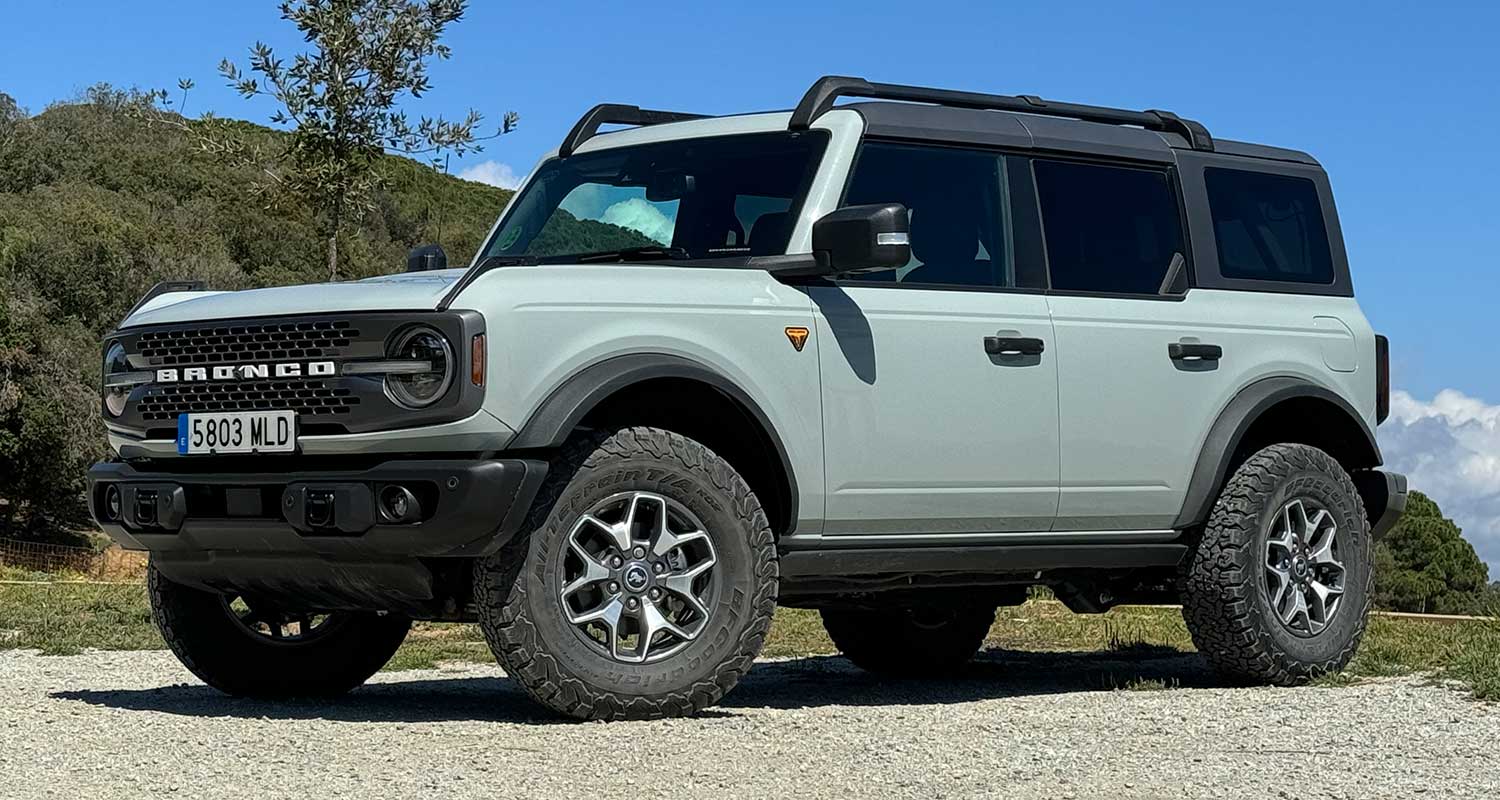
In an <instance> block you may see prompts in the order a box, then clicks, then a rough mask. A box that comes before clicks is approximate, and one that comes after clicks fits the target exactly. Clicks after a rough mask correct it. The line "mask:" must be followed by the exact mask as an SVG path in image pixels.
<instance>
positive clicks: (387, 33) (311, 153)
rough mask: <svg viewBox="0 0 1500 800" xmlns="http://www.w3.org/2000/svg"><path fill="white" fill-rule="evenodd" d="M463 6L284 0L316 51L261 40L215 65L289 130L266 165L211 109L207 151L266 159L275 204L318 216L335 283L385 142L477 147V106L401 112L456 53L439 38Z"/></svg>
mask: <svg viewBox="0 0 1500 800" xmlns="http://www.w3.org/2000/svg"><path fill="white" fill-rule="evenodd" d="M464 6H465V2H464V0H295V1H289V2H283V3H282V4H281V16H282V18H283V19H286V20H289V21H290V22H292V24H294V25H296V26H297V29H298V30H300V31H301V32H302V34H303V35H304V36H305V37H306V39H307V41H308V43H309V44H311V45H312V47H313V50H312V52H310V53H299V54H297V55H296V56H294V57H293V58H292V61H291V63H290V64H287V63H286V62H284V61H283V60H282V59H280V58H278V57H277V56H276V54H275V53H274V52H273V51H272V49H271V48H270V47H269V46H268V45H266V44H264V43H261V42H256V43H255V45H254V46H253V47H252V48H251V50H250V66H249V72H248V73H247V72H246V71H244V70H241V69H240V68H239V67H238V66H236V65H235V64H234V63H233V62H231V61H229V60H228V59H225V60H224V62H223V63H221V64H220V65H219V72H220V74H222V75H223V76H224V78H225V79H226V80H228V81H229V83H230V85H231V86H233V87H234V88H235V89H237V90H238V91H239V92H240V94H241V95H243V96H245V97H246V98H253V97H257V96H266V97H270V98H272V99H274V100H275V101H276V102H277V104H278V105H279V109H278V110H277V111H276V112H275V113H274V114H273V115H272V116H271V121H272V122H273V123H274V124H277V125H287V124H290V125H294V126H295V128H294V130H293V132H292V135H291V137H290V138H288V139H286V140H285V142H286V145H285V150H284V151H283V152H282V153H281V154H280V157H279V158H278V159H276V161H275V162H274V163H265V162H264V159H263V158H261V154H260V151H259V150H258V149H257V148H256V147H255V146H254V145H253V144H247V143H246V142H245V141H243V140H242V139H239V138H238V137H235V136H233V134H232V132H231V131H230V130H229V129H228V128H225V127H223V126H222V125H215V120H213V119H212V117H209V118H208V119H207V120H206V121H207V123H208V125H207V126H206V127H205V129H204V135H206V136H208V137H209V138H211V139H212V138H215V137H217V139H218V141H217V142H215V143H214V144H213V145H211V146H210V147H209V148H207V149H210V150H212V151H215V152H219V153H221V154H224V155H226V156H228V157H230V158H231V159H239V160H245V159H249V160H252V161H260V162H262V173H263V175H264V176H265V179H266V184H267V185H263V187H262V188H263V189H265V190H267V191H268V192H269V195H270V196H271V197H272V198H273V200H275V199H277V198H278V197H279V198H281V199H286V198H290V199H292V200H294V201H298V202H302V203H305V204H306V205H307V206H309V207H311V208H312V209H314V210H315V211H316V212H317V213H318V215H319V217H320V219H321V221H322V235H323V240H324V243H325V249H326V266H327V269H328V279H329V280H337V279H338V274H339V237H340V235H341V234H342V233H343V232H344V231H345V230H346V229H347V228H348V227H349V226H350V225H351V223H357V222H358V221H359V219H360V218H361V217H362V216H363V215H364V214H365V213H367V212H369V211H372V210H374V194H375V190H376V189H377V188H378V187H379V186H380V184H381V181H382V176H381V174H380V172H379V171H378V169H377V166H378V165H379V163H380V156H381V155H383V154H384V153H385V151H386V150H391V151H395V152H399V153H403V154H406V155H423V154H427V155H432V156H433V157H434V158H436V156H437V154H439V153H441V152H442V151H445V150H446V151H449V152H452V153H457V154H459V155H462V154H464V153H465V152H468V151H471V150H472V151H478V150H481V149H482V146H481V145H480V144H479V142H480V141H481V139H480V137H478V136H476V133H475V131H476V129H477V128H478V126H479V124H480V121H481V119H482V117H481V116H480V114H479V113H478V112H477V111H473V110H470V111H469V112H468V114H467V115H466V116H465V117H464V118H463V119H462V120H461V121H456V122H453V121H448V120H445V119H442V118H441V117H436V118H429V117H422V118H421V119H420V120H418V122H417V123H416V125H412V123H411V122H410V120H409V119H408V118H407V116H406V113H405V112H404V111H401V110H399V109H398V108H397V105H398V102H399V101H400V100H401V99H402V98H403V97H404V96H406V95H410V96H411V97H412V98H420V97H421V96H422V95H423V93H425V92H426V91H427V90H428V89H429V88H430V83H429V80H428V77H427V64H428V61H429V60H430V59H432V58H434V57H435V58H440V59H446V58H448V57H449V56H450V55H451V51H450V50H449V49H448V47H447V46H446V45H443V44H441V43H440V40H441V38H442V35H443V31H444V30H445V29H446V28H447V27H448V26H449V25H451V24H452V23H454V22H457V21H458V20H459V19H460V18H462V17H463V13H464ZM251 73H254V74H258V75H259V76H260V77H259V78H256V77H252V75H251ZM180 86H181V85H180ZM181 88H183V90H184V91H186V89H187V88H188V87H187V86H181ZM516 121H517V117H516V115H515V113H514V112H507V113H506V114H505V115H504V117H503V118H502V122H501V126H500V129H499V131H497V132H496V133H495V134H494V136H499V135H501V134H504V133H508V132H509V131H511V130H512V129H513V128H514V127H515V124H516ZM494 136H491V137H484V138H494Z"/></svg>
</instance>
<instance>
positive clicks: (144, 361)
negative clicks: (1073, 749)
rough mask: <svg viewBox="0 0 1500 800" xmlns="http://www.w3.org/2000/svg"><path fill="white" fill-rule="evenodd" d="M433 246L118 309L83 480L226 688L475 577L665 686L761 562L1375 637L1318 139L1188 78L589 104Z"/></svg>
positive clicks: (899, 601) (864, 591)
mask: <svg viewBox="0 0 1500 800" xmlns="http://www.w3.org/2000/svg"><path fill="white" fill-rule="evenodd" d="M840 98H860V99H861V101H860V102H852V103H849V102H846V103H842V104H839V103H836V101H837V100H838V99H840ZM606 125H609V126H612V129H611V130H607V131H603V130H601V128H603V127H604V126H606ZM407 266H408V269H407V272H406V273H405V274H400V275H393V276H388V277H380V278H374V279H369V280H361V281H353V282H346V283H334V284H329V285H321V286H288V287H280V288H267V289H258V290H252V291H239V292H215V291H211V290H207V289H205V288H203V287H202V286H199V285H194V284H164V285H162V286H158V287H157V288H156V289H153V290H152V292H150V293H149V294H148V295H147V296H146V297H145V298H144V299H143V300H142V302H141V303H140V304H139V305H138V306H137V307H136V308H135V309H134V310H132V311H131V313H130V314H129V315H128V316H127V317H126V318H125V319H124V320H123V321H122V322H121V323H120V325H119V328H118V329H117V330H116V331H114V332H112V333H111V334H110V335H109V336H108V337H106V339H105V340H104V342H103V346H102V349H103V380H102V385H101V413H102V415H103V418H104V421H105V424H106V425H107V428H108V436H109V443H110V446H111V448H112V451H113V456H112V457H111V458H110V459H109V460H107V461H105V462H103V463H100V464H98V465H96V466H95V467H94V468H93V469H92V470H91V472H90V473H89V493H90V506H91V509H92V512H93V514H94V516H95V518H96V519H97V521H98V523H99V525H100V526H102V527H103V529H104V530H105V531H106V532H108V534H109V535H110V536H111V537H113V538H114V539H115V540H116V541H117V542H119V543H120V544H121V545H123V546H125V547H127V548H132V549H140V550H146V551H149V553H150V564H151V566H150V574H149V590H150V599H151V605H152V609H153V614H154V618H155V621H156V623H157V625H158V626H159V627H160V630H161V632H162V634H163V636H164V637H165V639H166V641H167V643H168V645H170V647H171V648H172V650H173V651H174V652H175V653H176V655H177V656H178V657H179V658H180V659H181V660H182V662H183V663H184V664H185V665H186V666H187V667H188V668H189V669H190V670H192V672H193V673H194V674H196V675H197V676H198V677H200V678H201V679H202V680H204V681H205V682H206V683H208V684H209V685H211V686H214V687H217V688H218V689H221V690H223V691H225V692H229V693H232V694H244V695H255V696H286V695H328V694H333V693H339V692H343V691H346V690H348V689H351V688H353V687H355V686H358V685H359V684H361V683H362V682H363V681H364V680H365V679H367V678H368V677H369V676H370V675H371V674H373V673H374V672H375V671H376V670H378V669H380V667H381V666H382V665H383V664H384V663H385V662H386V661H387V660H388V659H389V658H390V657H391V655H392V654H393V653H394V652H395V650H396V648H397V647H398V646H399V645H400V644H401V642H402V640H403V637H405V635H406V633H407V630H408V628H409V626H410V624H411V621H412V620H446V621H477V622H478V624H479V626H480V627H481V629H482V630H483V633H484V636H485V638H486V640H487V641H488V643H489V645H490V647H491V649H492V650H493V651H494V654H495V655H496V657H497V658H498V660H499V661H500V663H501V664H502V665H503V666H504V668H505V670H506V671H507V672H508V673H509V674H510V675H511V676H513V677H514V679H515V680H517V681H518V682H519V683H520V684H521V685H522V686H523V687H524V688H525V690H526V691H527V692H528V693H529V694H530V695H531V696H532V697H534V698H535V699H536V700H537V701H539V702H540V703H542V704H544V705H545V706H547V707H550V708H551V709H553V710H555V711H556V712H558V713H561V714H565V715H572V716H576V717H582V718H594V719H614V718H651V717H661V716H673V715H683V714H691V713H693V712H696V711H698V710H700V709H702V708H704V707H705V706H708V705H711V704H713V703H715V702H716V701H718V700H719V699H720V698H721V697H722V696H723V695H724V693H725V692H727V691H729V690H730V688H731V687H733V686H734V684H735V682H736V681H737V680H739V678H740V677H741V676H742V675H743V674H744V673H745V671H746V670H748V669H749V668H750V666H751V664H752V661H753V660H754V658H755V657H756V654H757V652H758V651H759V650H760V648H761V645H762V642H763V641H764V639H765V637H766V633H767V630H768V629H769V628H770V625H771V619H772V612H773V611H774V610H775V608H776V606H777V605H778V604H780V605H784V606H792V607H803V608H813V609H818V610H819V611H820V613H821V615H822V618H823V621H824V623H825V625H826V628H827V630H828V633H829V634H830V636H831V637H832V640H833V642H834V643H835V644H836V645H837V647H838V648H839V649H840V650H841V651H842V652H843V653H844V654H845V655H846V656H847V657H848V658H849V659H851V660H852V661H853V662H854V663H855V664H857V665H859V666H860V667H863V668H865V669H867V670H870V671H872V672H876V673H881V674H887V675H893V676H920V675H937V674H942V673H944V672H948V671H952V670H954V669H955V668H958V667H960V666H961V665H963V664H964V663H965V662H966V661H967V660H968V659H970V658H971V657H972V656H973V655H974V654H975V653H976V652H977V651H978V650H979V649H980V647H981V646H982V644H983V642H984V639H985V635H986V631H987V630H988V629H989V627H990V625H991V623H992V621H993V620H994V616H995V613H996V609H997V608H999V607H1001V606H1005V605H1014V604H1018V603H1021V602H1023V601H1024V600H1025V599H1026V597H1027V593H1028V590H1029V589H1030V588H1031V587H1034V586H1045V587H1050V589H1051V590H1052V591H1053V592H1054V593H1055V595H1056V597H1057V598H1058V599H1059V600H1061V601H1062V602H1063V603H1065V604H1067V606H1068V607H1070V608H1071V609H1073V610H1074V611H1077V612H1085V613H1092V612H1100V611H1103V610H1106V609H1108V608H1110V607H1111V606H1113V605H1116V604H1119V603H1137V602H1170V603H1181V604H1182V608H1183V614H1184V617H1185V618H1186V621H1187V625H1188V627H1189V629H1190V630H1191V632H1192V635H1193V639H1194V641H1195V643H1196V644H1197V647H1198V649H1199V650H1200V651H1201V652H1202V653H1203V655H1204V656H1205V657H1206V658H1207V660H1208V661H1209V662H1210V663H1211V664H1212V665H1213V666H1214V667H1215V668H1216V669H1217V670H1218V671H1219V672H1220V673H1221V674H1223V675H1224V676H1225V677H1226V678H1227V679H1232V680H1236V681H1256V682H1269V683H1275V684H1292V683H1297V682H1301V681H1305V680H1307V679H1309V678H1310V677H1313V676H1315V675H1317V674H1319V673H1322V672H1328V671H1336V670H1338V669H1340V668H1341V667H1342V666H1343V665H1344V664H1345V663H1346V662H1348V660H1349V659H1350V657H1351V656H1352V654H1353V653H1354V651H1355V648H1356V647H1357V646H1358V643H1359V640H1360V637H1361V634H1362V633H1363V631H1364V629H1365V620H1366V613H1367V611H1368V609H1369V607H1370V601H1371V586H1372V559H1371V548H1372V543H1373V541H1374V539H1376V538H1377V537H1379V536H1380V535H1381V534H1382V533H1383V532H1384V531H1386V530H1388V529H1389V528H1390V527H1391V526H1392V525H1393V524H1394V523H1395V521H1396V519H1397V518H1398V517H1399V515H1400V514H1401V512H1402V510H1403V508H1404V505H1405V500H1406V481H1405V479H1404V478H1403V477H1402V476H1399V475H1395V474H1391V473H1388V472H1382V471H1380V470H1379V469H1378V467H1380V465H1381V456H1380V451H1379V448H1378V447H1377V445H1376V441H1375V437H1374V434H1373V430H1374V428H1375V426H1376V425H1377V424H1378V423H1379V422H1380V421H1381V420H1382V419H1383V418H1384V416H1385V414H1386V412H1387V405H1388V395H1389V368H1388V355H1387V344H1386V341H1385V339H1384V338H1383V337H1379V336H1377V335H1376V334H1375V333H1374V332H1373V331H1372V330H1371V327H1370V325H1369V323H1368V322H1367V321H1366V319H1365V317H1364V315H1363V314H1362V313H1361V312H1360V308H1359V306H1358V305H1357V304H1356V302H1355V299H1354V291H1353V284H1352V282H1351V279H1350V270H1349V265H1348V263H1347V259H1346V256H1345V251H1344V244H1343V240H1342V237H1341V234H1340V230H1339V221H1338V216H1337V214H1336V213H1335V210H1334V203H1333V195H1332V193H1331V191H1330V188H1329V182H1328V178H1327V176H1326V175H1325V173H1324V171H1323V169H1322V168H1321V167H1320V166H1319V165H1318V162H1316V161H1315V160H1314V159H1313V158H1312V157H1310V156H1308V155H1306V154H1304V153H1301V152H1297V151H1293V150H1283V149H1279V148H1274V147H1266V146H1261V145H1254V144H1243V143H1239V142H1233V141H1227V140H1223V139H1215V138H1213V137H1212V136H1211V135H1210V134H1209V132H1208V130H1207V129H1206V128H1205V127H1204V126H1203V125H1201V124H1199V123H1197V122H1194V121H1192V120H1188V119H1184V118H1181V117H1179V116H1177V115H1174V114H1172V113H1169V112H1166V111H1128V110H1120V109H1111V108H1103V107H1096V106H1084V105H1076V104H1070V103H1059V102H1053V101H1047V100H1042V99H1040V98H1037V97H1033V96H1000V95H987V94H975V93H969V92H959V91H951V90H940V89H927V88H919V87H912V86H903V85H894V84H882V83H872V82H868V81H865V80H862V79H856V78H841V77H827V78H823V79H820V80H818V81H817V82H816V83H815V84H814V85H813V86H812V87H811V89H810V90H809V91H808V92H807V94H806V95H805V96H804V97H803V98H802V100H801V102H799V103H798V104H797V106H796V108H795V109H794V110H792V111H790V112H777V113H760V114H748V115H744V116H728V117H703V116H700V115H696V114H685V113H675V112H665V111H652V110H643V109H640V108H637V107H634V106H622V105H601V106H598V107H596V108H594V109H592V110H591V111H589V112H588V113H587V114H586V115H585V116H584V117H583V118H582V119H581V120H580V121H579V122H578V123H577V125H576V126H575V127H574V128H573V129H572V130H571V131H570V132H569V133H568V134H567V136H566V138H565V139H564V140H563V142H562V144H561V146H560V147H559V148H558V149H557V150H556V151H555V152H552V153H550V154H548V155H547V156H546V157H544V158H543V159H542V160H541V162H540V163H539V164H538V165H537V166H536V167H535V169H534V170H533V171H532V173H531V175H530V177H529V179H528V180H527V181H526V182H525V184H524V185H523V186H522V187H521V188H520V189H519V190H518V191H517V192H516V193H515V195H514V197H513V198H512V200H511V201H510V203H509V204H508V206H507V207H506V208H505V209H504V210H503V212H502V213H501V214H500V217H499V220H498V222H497V223H496V225H495V227H494V229H493V231H492V232H491V233H490V235H489V237H488V239H487V241H486V242H485V243H484V245H483V246H482V247H481V249H480V250H479V252H478V253H477V254H476V255H475V256H474V258H473V260H472V262H471V264H470V265H469V266H468V268H466V269H447V268H446V256H445V255H444V254H443V253H442V251H441V249H440V248H437V247H434V246H427V247H423V248H418V249H416V250H414V251H413V252H412V255H411V257H410V258H409V260H408V265H407Z"/></svg>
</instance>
